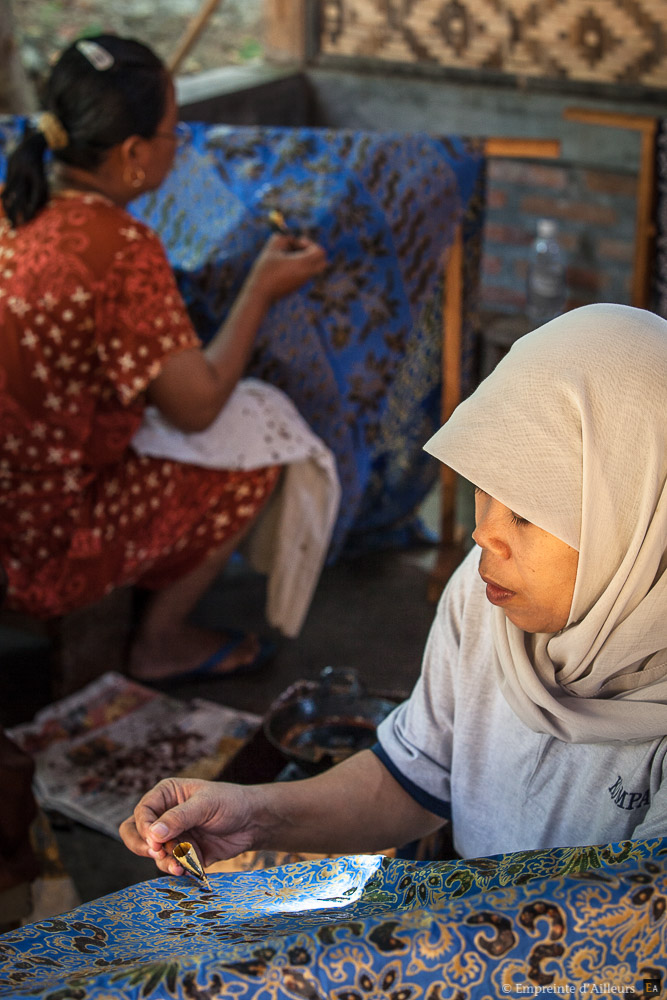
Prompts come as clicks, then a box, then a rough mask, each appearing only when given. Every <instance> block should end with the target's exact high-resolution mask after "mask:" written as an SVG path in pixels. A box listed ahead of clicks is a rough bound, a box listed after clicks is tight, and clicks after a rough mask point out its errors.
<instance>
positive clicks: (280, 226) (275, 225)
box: [269, 208, 294, 236]
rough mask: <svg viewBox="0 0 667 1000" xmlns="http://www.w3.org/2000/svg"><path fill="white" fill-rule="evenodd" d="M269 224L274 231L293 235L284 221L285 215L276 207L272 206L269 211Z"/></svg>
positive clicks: (284, 234)
mask: <svg viewBox="0 0 667 1000" xmlns="http://www.w3.org/2000/svg"><path fill="white" fill-rule="evenodd" d="M269 225H270V226H271V229H273V231H274V232H276V233H282V234H283V236H293V235H294V234H293V233H292V231H291V230H290V228H289V226H288V225H287V223H286V222H285V216H284V215H283V213H282V212H280V211H278V209H277V208H272V209H271V211H270V212H269Z"/></svg>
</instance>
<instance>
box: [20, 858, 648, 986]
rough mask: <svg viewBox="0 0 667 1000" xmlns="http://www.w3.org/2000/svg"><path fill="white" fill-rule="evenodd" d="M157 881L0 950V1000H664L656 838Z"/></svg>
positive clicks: (33, 930)
mask: <svg viewBox="0 0 667 1000" xmlns="http://www.w3.org/2000/svg"><path fill="white" fill-rule="evenodd" d="M209 878H210V882H211V890H210V891H208V890H206V889H205V888H204V887H203V886H202V887H201V888H200V883H198V882H196V881H195V880H194V879H193V878H191V877H190V876H181V877H180V878H175V877H173V876H165V877H162V878H156V879H152V880H150V881H148V882H143V883H140V884H139V885H133V886H130V887H129V888H127V889H124V890H122V891H121V892H118V893H114V894H113V895H111V896H106V897H104V898H103V899H99V900H96V901H95V902H92V903H88V904H86V905H84V906H82V907H79V908H78V909H76V910H73V911H71V912H70V913H65V914H62V915H61V916H59V917H54V918H52V919H49V920H43V921H39V922H37V923H34V924H29V925H28V926H26V927H25V928H23V929H21V930H18V931H13V932H10V933H8V934H4V935H0V997H11V998H12V1000H19V998H20V997H34V998H40V1000H65V998H66V997H67V998H69V997H76V998H77V1000H108V998H109V997H117V998H119V1000H177V998H178V1000H197V998H199V1000H222V998H223V997H234V998H236V1000H298V998H303V1000H371V998H376V997H393V998H395V1000H398V998H401V1000H418V998H421V1000H442V998H444V997H458V998H460V1000H476V998H477V997H501V996H504V995H509V996H513V997H516V996H521V995H526V994H533V995H535V994H540V993H547V994H549V995H552V994H556V993H558V994H565V995H573V996H575V995H576V996H578V997H591V996H594V995H600V994H605V995H607V996H609V995H614V996H618V995H634V996H640V995H641V996H648V995H649V992H648V990H647V989H646V988H645V983H646V982H648V983H649V984H651V983H652V984H653V990H652V992H654V993H660V978H661V976H662V975H663V974H664V970H665V967H666V962H667V913H666V908H667V840H664V839H663V840H653V841H648V842H644V843H640V842H632V841H625V842H623V843H620V844H610V845H608V846H605V847H569V848H559V849H554V850H547V851H534V852H526V853H519V854H509V855H504V856H499V857H496V858H479V859H476V860H471V861H449V862H410V861H400V860H392V861H390V860H389V859H388V858H386V857H381V856H377V855H375V856H373V855H365V856H357V857H347V858H337V859H327V860H322V861H312V862H303V863H300V864H290V865H284V866H280V867H278V868H273V869H266V870H263V871H254V872H243V873H241V874H235V875H225V874H212V875H210V876H209Z"/></svg>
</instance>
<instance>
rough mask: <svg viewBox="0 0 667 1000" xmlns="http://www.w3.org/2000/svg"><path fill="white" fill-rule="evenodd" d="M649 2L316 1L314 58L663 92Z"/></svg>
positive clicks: (665, 16) (660, 47)
mask: <svg viewBox="0 0 667 1000" xmlns="http://www.w3.org/2000/svg"><path fill="white" fill-rule="evenodd" d="M666 32H667V5H665V4H664V3H659V2H655V0H632V2H627V0H606V2H604V3H591V2H590V0H547V2H541V3H533V2H527V0H500V2H498V0H409V2H404V0H386V2H384V3H379V2H378V0H324V2H323V3H322V17H321V31H320V40H319V43H320V52H321V54H322V55H324V56H336V57H344V58H348V59H349V58H350V57H356V58H363V59H365V60H369V59H371V60H374V59H377V60H382V61H385V62H394V63H411V64H413V65H415V64H420V65H423V66H425V67H443V68H447V69H456V70H475V71H477V72H480V71H488V72H492V73H494V74H498V73H506V74H508V75H511V76H519V77H531V78H535V77H537V78H540V79H544V80H549V79H551V80H559V81H562V80H579V81H582V82H586V83H606V84H633V85H641V86H645V87H667V51H666V50H665V45H664V38H665V33H666Z"/></svg>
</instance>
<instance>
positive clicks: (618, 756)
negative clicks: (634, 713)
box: [376, 548, 667, 858]
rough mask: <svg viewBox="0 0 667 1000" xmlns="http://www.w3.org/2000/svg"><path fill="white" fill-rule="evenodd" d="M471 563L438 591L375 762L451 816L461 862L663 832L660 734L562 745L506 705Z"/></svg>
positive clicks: (486, 607)
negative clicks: (410, 679) (416, 670)
mask: <svg viewBox="0 0 667 1000" xmlns="http://www.w3.org/2000/svg"><path fill="white" fill-rule="evenodd" d="M479 556H480V550H479V549H478V548H474V549H473V550H472V551H471V552H470V553H469V555H468V556H467V558H466V559H465V560H464V562H463V563H462V564H461V566H459V568H458V569H457V571H456V573H455V574H454V575H453V576H452V578H451V580H450V581H449V583H448V585H447V587H446V589H445V591H444V593H443V595H442V598H441V600H440V603H439V605H438V609H437V612H436V616H435V619H434V622H433V625H432V627H431V632H430V635H429V639H428V643H427V645H426V650H425V653H424V661H423V665H422V673H421V676H420V678H419V680H418V682H417V684H416V686H415V689H414V691H413V692H412V695H411V696H410V698H409V699H408V700H407V701H406V702H404V703H403V704H402V705H400V706H399V707H398V708H397V709H395V711H394V712H392V713H391V715H390V716H389V717H388V718H387V719H385V720H384V721H383V722H382V723H381V724H380V726H379V727H378V744H379V745H378V746H377V747H376V753H377V754H378V756H379V757H380V759H381V760H382V761H383V762H384V764H385V765H386V766H387V767H388V769H389V770H390V772H391V773H392V774H393V775H394V777H395V778H396V779H397V780H398V781H399V782H400V783H401V784H402V785H403V787H404V788H405V789H406V790H407V791H409V792H410V794H411V795H412V796H413V798H415V799H416V800H417V801H418V802H420V803H421V804H422V805H423V806H425V807H426V808H427V809H430V810H431V811H432V812H434V813H436V814H437V815H440V816H443V817H448V816H450V815H451V819H452V823H453V834H454V846H455V848H456V850H457V852H458V853H459V854H460V855H461V856H462V857H464V858H473V857H485V856H489V855H494V854H505V853H509V852H513V851H522V850H533V849H538V848H547V847H567V846H583V845H586V844H605V843H612V842H616V841H620V840H628V839H642V840H644V839H650V838H652V837H664V836H667V781H666V780H665V772H666V769H667V764H666V763H665V756H666V753H667V736H666V737H665V738H661V739H657V740H649V741H647V742H637V743H620V742H609V743H564V742H562V741H560V740H558V739H556V738H555V737H553V736H548V735H545V734H543V733H535V732H533V731H532V730H531V729H528V728H527V726H526V725H525V724H524V723H523V722H522V721H521V720H520V719H519V718H518V717H517V716H516V715H515V714H514V712H513V711H512V710H511V709H510V707H509V705H508V704H507V702H506V701H505V699H504V697H503V695H502V692H501V690H500V687H499V686H498V682H497V681H496V676H495V673H494V670H493V666H492V664H493V649H492V638H491V634H492V633H491V611H492V607H491V605H490V604H489V602H488V601H487V599H486V595H485V588H484V583H483V581H482V580H481V578H480V576H479V574H478V572H477V568H478V564H479Z"/></svg>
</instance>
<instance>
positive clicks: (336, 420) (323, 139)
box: [0, 118, 485, 561]
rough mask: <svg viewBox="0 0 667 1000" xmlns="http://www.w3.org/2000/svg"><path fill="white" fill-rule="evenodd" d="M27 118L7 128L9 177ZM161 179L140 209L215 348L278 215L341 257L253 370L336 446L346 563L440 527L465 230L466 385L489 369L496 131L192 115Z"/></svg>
mask: <svg viewBox="0 0 667 1000" xmlns="http://www.w3.org/2000/svg"><path fill="white" fill-rule="evenodd" d="M25 123H26V119H24V118H5V119H3V120H1V121H0V177H1V176H2V175H3V173H4V157H5V154H6V150H7V148H8V147H9V146H11V143H12V142H13V141H15V140H16V138H17V137H18V136H19V135H20V134H21V133H22V131H23V129H24V127H25ZM185 132H186V138H185V139H184V141H183V142H181V143H180V144H179V151H178V154H177V158H176V162H175V164H174V169H173V171H172V173H171V174H170V175H169V177H168V178H167V179H166V181H165V182H164V184H163V185H162V186H161V188H160V189H159V190H158V191H157V192H155V193H154V194H151V195H146V196H143V197H142V198H140V199H138V200H137V201H136V202H133V203H132V205H131V206H130V209H131V211H132V212H134V213H135V214H136V215H137V216H138V217H140V218H141V219H143V220H144V221H146V222H147V223H148V224H149V225H151V226H152V227H153V228H154V229H155V230H156V231H157V232H158V233H159V234H160V236H161V238H162V240H163V242H164V244H165V246H166V248H167V252H168V255H169V259H170V262H171V264H172V265H173V268H174V271H175V273H176V276H177V279H178V282H179V286H180V289H181V292H182V294H183V297H184V299H185V302H186V304H187V306H188V309H189V312H190V315H191V317H192V320H193V322H194V325H195V328H196V330H197V332H198V333H199V335H200V337H201V338H202V340H203V341H207V340H208V339H210V338H211V337H212V336H213V334H214V333H215V331H216V330H217V329H218V327H219V325H220V323H221V322H222V321H223V320H224V318H225V316H226V314H227V312H228V310H229V308H230V306H231V304H232V302H233V300H234V298H235V296H236V294H237V292H238V290H239V287H240V285H241V283H242V281H243V279H244V277H245V275H246V274H247V272H248V270H249V268H250V266H251V264H252V261H253V260H254V258H255V256H256V255H257V253H258V252H259V250H260V249H261V247H262V245H263V244H264V242H265V240H266V239H267V237H268V235H269V232H270V228H269V221H268V216H269V213H270V211H271V210H272V209H278V210H280V211H281V212H282V213H283V215H284V217H285V220H286V223H287V225H288V227H290V228H291V229H293V230H294V231H295V232H300V233H303V234H305V235H308V236H310V237H311V238H313V239H315V240H317V241H318V242H320V243H321V244H322V245H323V246H324V247H325V248H326V251H327V254H328V259H329V267H328V270H327V272H326V273H325V274H324V275H323V276H322V277H320V278H318V279H316V280H314V281H312V282H310V283H309V284H308V285H307V286H306V287H304V288H303V289H302V290H300V291H299V292H297V293H295V294H293V295H290V296H288V297H287V298H285V299H284V300H282V301H280V302H278V303H276V304H275V305H274V306H273V308H272V309H271V311H270V314H269V315H268V317H267V319H266V321H265V323H264V325H263V327H262V329H261V331H260V334H259V337H258V340H257V349H256V351H255V354H254V357H253V358H252V363H251V365H250V367H249V369H248V371H247V374H248V375H253V376H255V377H257V378H261V379H264V380H265V381H268V382H271V383H273V384H274V385H277V386H278V387H279V388H280V389H282V390H283V391H284V392H285V393H286V394H287V395H288V396H289V397H290V398H291V399H292V401H293V402H294V403H295V405H296V407H297V409H298V410H299V412H300V413H301V416H302V417H303V418H304V419H305V420H306V421H307V423H308V424H309V425H310V426H311V428H312V430H313V431H314V432H315V433H316V434H317V435H318V436H319V437H320V438H321V439H322V440H323V441H324V442H325V444H326V445H327V446H328V447H329V448H330V449H331V450H332V451H333V453H334V455H335V457H336V462H337V467H338V475H339V478H340V481H341V487H342V501H341V506H340V513H339V516H338V521H337V523H336V526H335V528H334V533H333V538H332V543H331V550H330V561H331V560H333V559H335V558H336V556H337V555H338V554H339V553H340V552H341V551H343V550H344V549H346V550H348V551H357V550H359V549H360V548H369V547H378V546H388V545H401V544H407V543H409V542H412V541H415V540H418V539H419V538H420V537H423V534H421V528H422V526H421V524H420V522H419V519H418V517H417V515H416V511H417V508H418V506H419V505H420V503H421V502H422V500H423V499H424V497H425V496H426V494H427V493H428V491H429V490H430V488H431V487H432V486H433V484H434V483H435V481H436V479H437V476H438V470H439V465H438V463H437V462H436V461H434V459H433V458H431V457H430V456H428V455H426V454H425V453H424V452H423V450H422V446H423V444H424V442H425V441H426V440H428V438H429V437H430V436H431V435H432V434H433V433H434V431H435V430H436V429H437V427H438V426H439V424H440V413H441V408H440V397H441V382H442V368H441V344H442V336H443V333H442V323H443V319H442V316H443V310H442V276H443V262H444V256H445V254H446V252H447V250H448V248H449V247H450V245H451V243H452V240H453V236H454V232H455V229H456V227H457V225H458V224H459V223H460V222H463V234H464V272H465V278H466V281H465V287H464V302H465V306H464V317H463V320H464V338H463V345H462V368H463V392H464V394H465V393H466V392H467V391H469V390H470V389H472V387H473V379H474V355H475V346H476V345H475V329H476V327H475V323H474V308H475V306H474V291H475V288H474V286H475V281H476V277H477V274H478V264H479V256H480V247H481V232H482V222H483V208H484V174H485V171H484V155H483V145H482V143H481V142H479V141H475V140H466V139H462V138H458V137H436V136H431V135H428V134H425V133H415V134H405V133H388V132H359V131H348V130H344V129H335V130H334V129H326V128H319V129H318V128H278V127H270V126H238V127H237V126H233V127H232V126H223V125H220V126H218V125H204V124H201V123H192V124H189V125H188V126H187V127H186V129H185Z"/></svg>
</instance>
